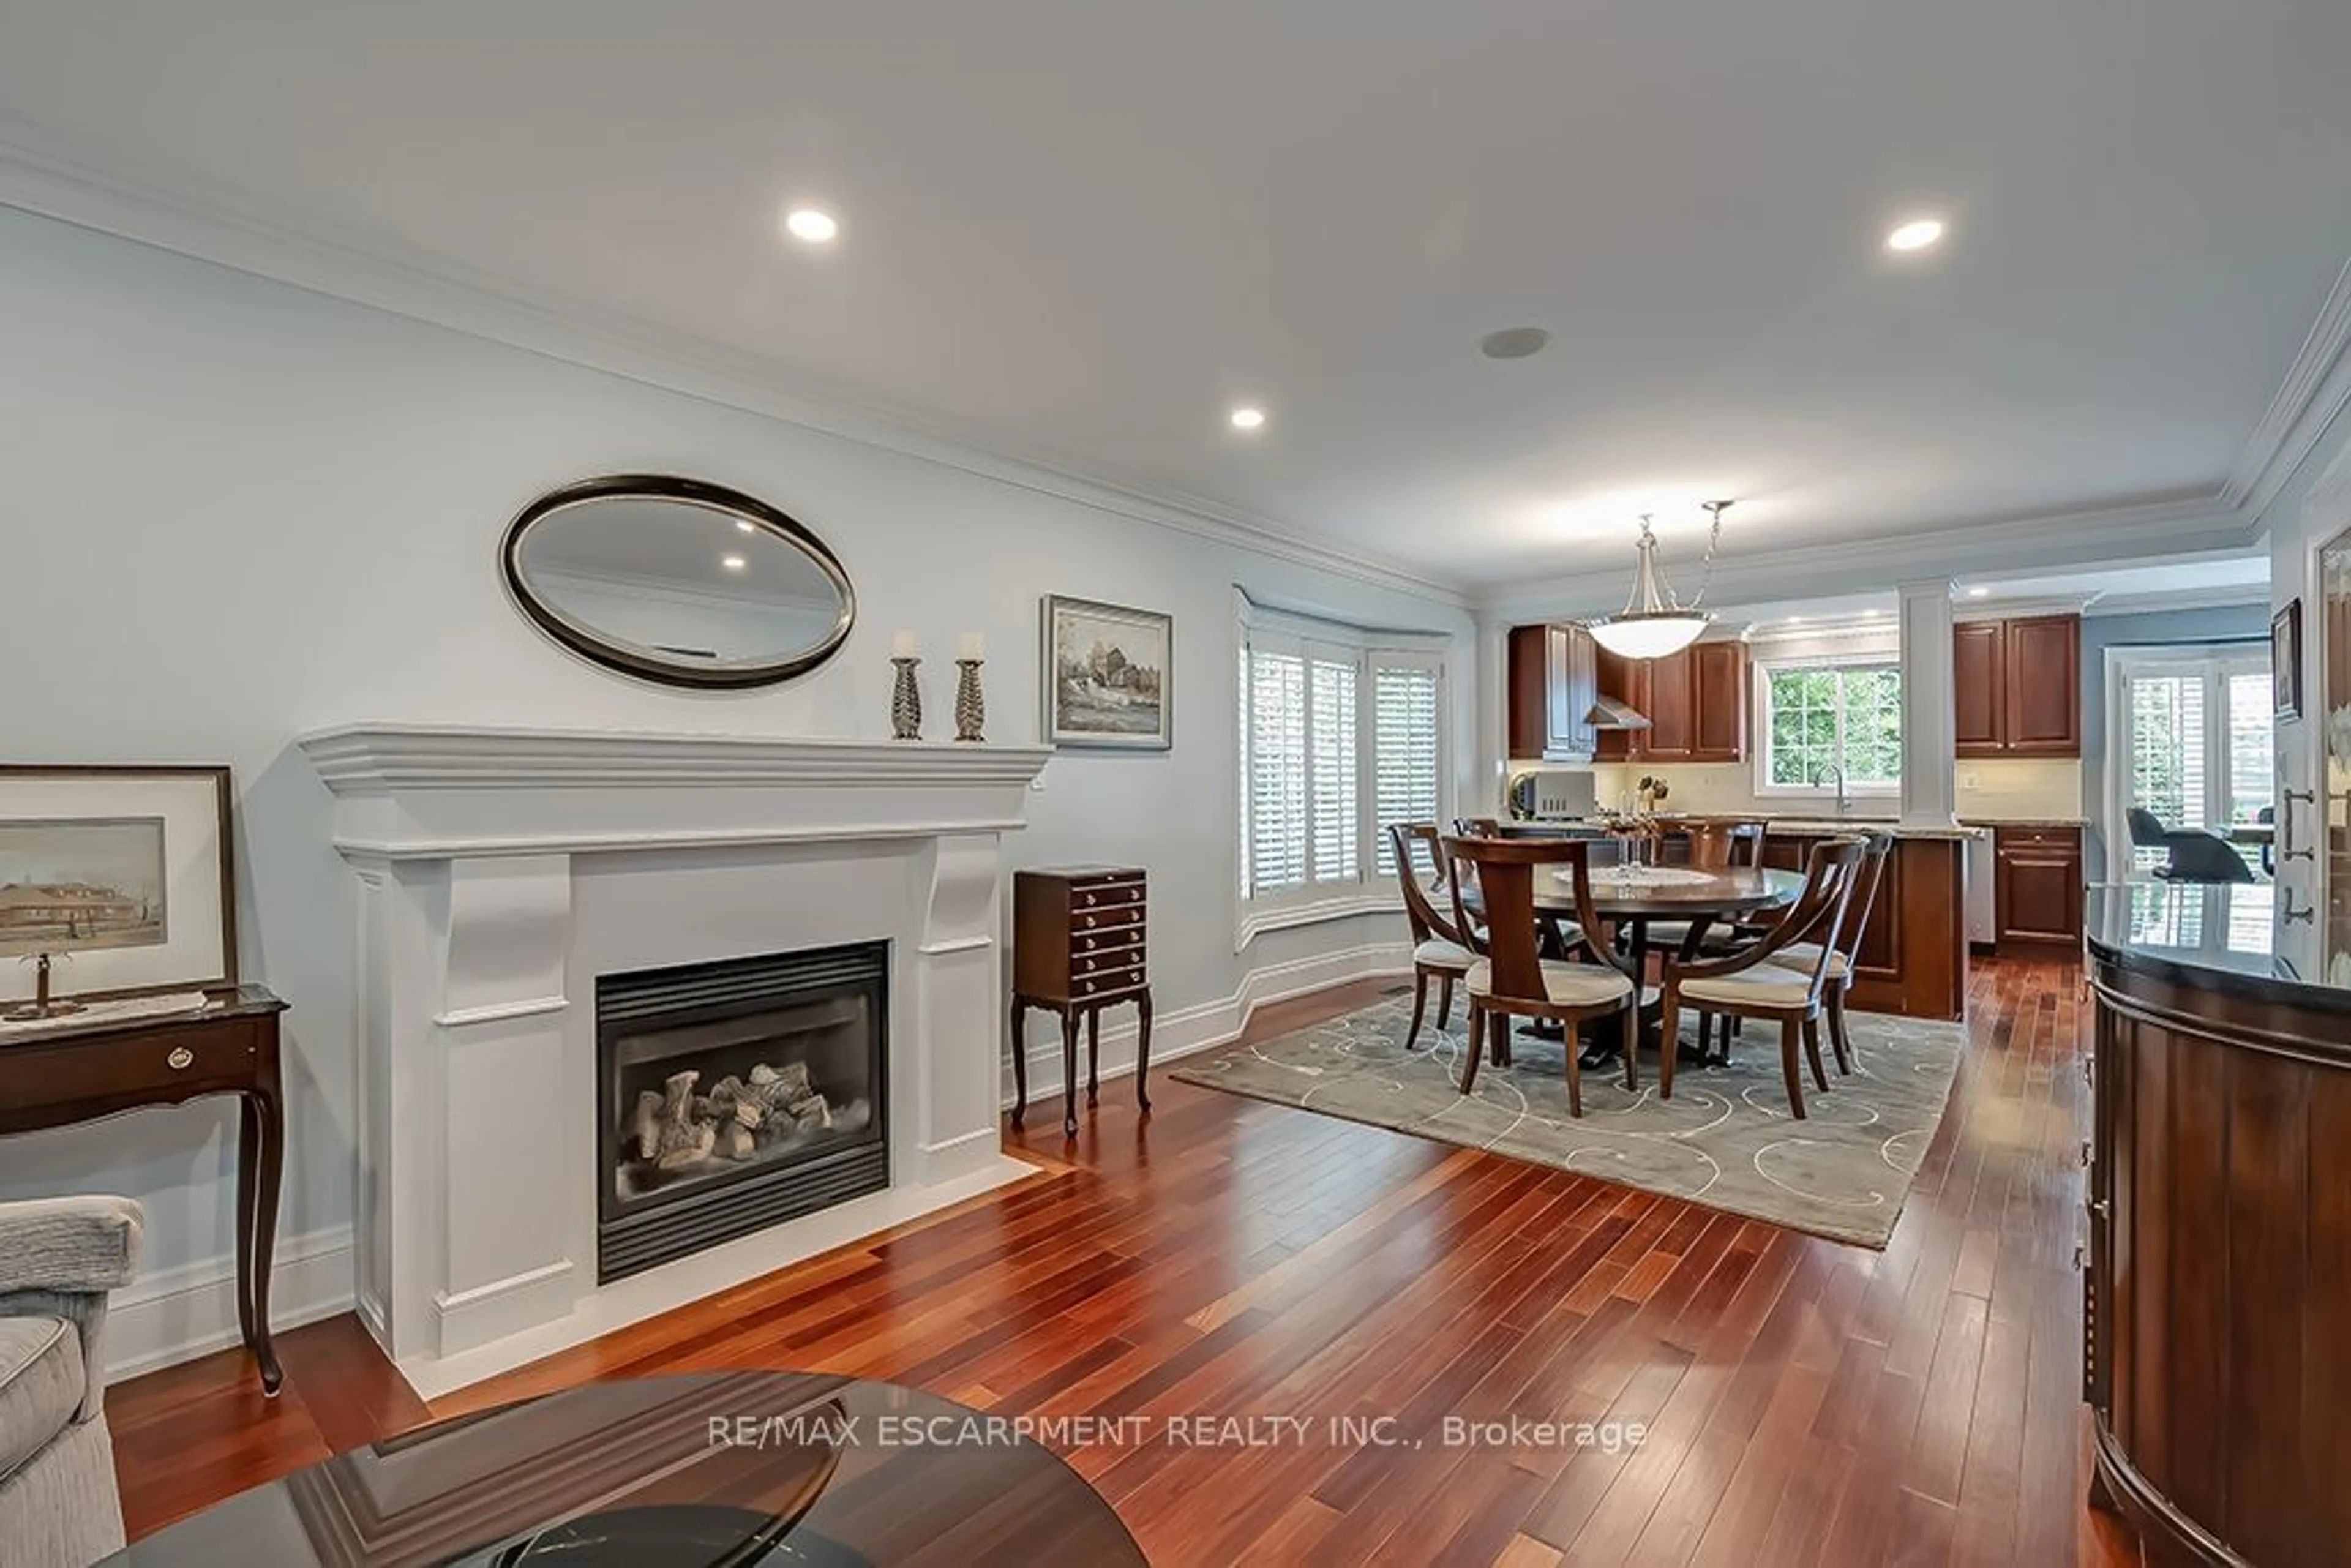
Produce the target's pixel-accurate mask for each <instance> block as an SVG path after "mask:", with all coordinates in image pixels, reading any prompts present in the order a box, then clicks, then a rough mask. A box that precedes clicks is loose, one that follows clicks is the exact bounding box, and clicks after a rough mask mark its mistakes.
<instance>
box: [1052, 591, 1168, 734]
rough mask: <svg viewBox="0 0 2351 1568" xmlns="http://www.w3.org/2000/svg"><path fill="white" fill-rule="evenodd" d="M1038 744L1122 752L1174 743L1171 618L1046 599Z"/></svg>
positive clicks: (1080, 601) (1118, 607)
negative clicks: (1041, 727)
mask: <svg viewBox="0 0 2351 1568" xmlns="http://www.w3.org/2000/svg"><path fill="white" fill-rule="evenodd" d="M1044 620H1045V638H1044V642H1045V646H1044V649H1043V658H1042V659H1041V660H1040V663H1041V664H1042V666H1043V669H1044V675H1045V694H1044V695H1045V740H1046V742H1047V744H1049V745H1052V746H1085V747H1102V748H1109V749H1114V750H1123V751H1165V750H1166V749H1168V747H1171V746H1173V745H1174V744H1175V728H1174V715H1175V685H1174V665H1175V617H1174V616H1172V615H1164V614H1161V613H1160V612H1157V611H1153V610H1129V609H1126V608H1125V607H1123V606H1122V605H1117V604H1101V603H1097V602H1096V601H1093V600H1091V599H1065V598H1063V597H1062V596H1061V595H1060V594H1058V593H1053V594H1048V595H1046V598H1045V615H1044Z"/></svg>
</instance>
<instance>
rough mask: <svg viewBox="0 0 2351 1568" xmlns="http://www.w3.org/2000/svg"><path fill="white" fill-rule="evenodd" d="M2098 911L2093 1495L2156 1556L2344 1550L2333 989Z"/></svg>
mask: <svg viewBox="0 0 2351 1568" xmlns="http://www.w3.org/2000/svg"><path fill="white" fill-rule="evenodd" d="M2137 896H2138V897H2139V898H2141V899H2143V900H2144V899H2147V898H2150V897H2153V896H2155V895H2153V894H2147V893H2144V892H2142V893H2140V894H2137ZM2188 896H2190V897H2200V896H2210V897H2211V898H2212V899H2213V901H2214V903H2215V904H2223V905H2224V904H2225V896H2226V895H2225V890H2213V892H2212V893H2211V894H2209V895H2207V894H2199V892H2198V891H2197V890H2193V889H2191V890H2189V892H2188ZM2098 903H2099V897H2098V890H2093V899H2092V904H2093V911H2094V918H2093V925H2092V930H2091V933H2090V942H2089V955H2090V956H2089V976H2088V978H2089V984H2090V988H2091V990H2092V992H2093V993H2094V995H2095V1006H2096V1032H2095V1040H2094V1043H2093V1048H2092V1051H2093V1053H2092V1057H2091V1060H2090V1063H2089V1066H2088V1071H2090V1073H2091V1075H2092V1081H2093V1082H2094V1085H2095V1092H2094V1096H2093V1098H2094V1104H2095V1113H2094V1131H2093V1134H2092V1137H2091V1140H2090V1143H2089V1145H2088V1147H2087V1150H2086V1153H2087V1154H2088V1155H2089V1160H2090V1166H2089V1209H2090V1214H2089V1244H2088V1249H2087V1252H2088V1256H2087V1258H2086V1260H2085V1271H2084V1281H2083V1283H2084V1313H2085V1325H2084V1326H2085V1343H2084V1368H2083V1392H2084V1397H2085V1399H2087V1400H2088V1402H2089V1405H2090V1408H2091V1414H2092V1416H2093V1417H2094V1420H2093V1427H2092V1429H2093V1443H2094V1454H2095V1466H2096V1474H2095V1483H2094V1490H2093V1494H2092V1495H2093V1500H2095V1501H2096V1502H2099V1503H2101V1504H2103V1505H2105V1506H2109V1507H2114V1508H2117V1509H2119V1510H2120V1511H2122V1512H2123V1513H2124V1514H2125V1515H2126V1517H2128V1518H2129V1519H2130V1521H2132V1523H2133V1524H2135V1525H2136V1526H2137V1529H2138V1531H2139V1534H2140V1537H2141V1540H2142V1541H2143V1542H2144V1543H2145V1545H2146V1548H2147V1556H2148V1558H2149V1560H2150V1561H2153V1562H2157V1563H2230V1564H2234V1563H2262V1564H2275V1565H2277V1568H2288V1565H2291V1564H2314V1563H2343V1562H2345V1561H2346V1560H2351V1557H2346V1553H2351V991H2339V990H2330V989H2328V988H2321V987H2314V986H2307V985H2301V984H2296V983H2293V982H2290V981H2283V980H2279V979H2274V978H2271V977H2265V976H2263V975H2262V974H2259V973H2255V972H2252V968H2251V967H2236V968H2231V967H2225V966H2222V967H2215V966H2213V965H2210V964H2209V963H2205V962H2199V961H2198V960H2197V959H2195V958H2194V957H2192V956H2189V957H2179V958H2173V957H2167V956H2164V955H2163V953H2162V952H2161V951H2160V950H2158V949H2153V948H2151V947H2150V946H2142V945H2135V944H2133V943H2130V942H2128V941H2124V940H2109V939H2106V938H2105V937H2103V936H2101V934H2100V932H2099V930H2098V928H2097V925H2098V922H2097V918H2096V915H2095V911H2096V907H2097V905H2098ZM2264 913H2265V912H2264ZM2202 919H2203V929H2204V930H2205V932H2206V933H2207V934H2208V937H2210V934H2212V933H2216V932H2218V933H2226V932H2227V931H2228V925H2227V910H2226V908H2225V906H2224V907H2219V908H2209V909H2206V910H2204V911H2203V912H2202ZM2166 926H2168V931H2167V932H2166V937H2165V939H2167V940H2172V941H2177V940H2179V932H2180V931H2181V930H2183V929H2192V928H2189V927H2183V926H2182V925H2180V923H2179V922H2177V921H2171V922H2168V923H2165V922H2157V923H2150V924H2146V925H2143V927H2142V928H2143V929H2146V930H2147V931H2148V932H2149V933H2150V934H2151V935H2152V934H2153V933H2155V932H2158V931H2159V930H2164V929H2165V927H2166ZM2195 939H2196V938H2195V937H2194V936H2189V940H2190V941H2193V940H2195ZM2222 939H2225V937H2223V938H2222Z"/></svg>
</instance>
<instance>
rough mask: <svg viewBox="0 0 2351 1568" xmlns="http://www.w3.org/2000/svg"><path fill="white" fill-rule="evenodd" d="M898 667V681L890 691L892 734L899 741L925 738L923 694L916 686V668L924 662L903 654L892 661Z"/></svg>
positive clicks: (894, 657)
mask: <svg viewBox="0 0 2351 1568" xmlns="http://www.w3.org/2000/svg"><path fill="white" fill-rule="evenodd" d="M890 662H891V663H892V664H895V665H896V666H897V667H898V679H897V681H896V683H895V684H894V685H893V686H892V687H891V689H890V733H891V735H892V736H893V737H895V738H897V739H899V740H920V739H922V738H923V692H922V688H921V687H919V686H917V685H915V684H914V666H915V665H917V664H921V663H922V662H923V661H922V660H920V659H914V658H908V657H906V656H904V655H903V654H900V655H895V656H893V658H892V659H891V661H890Z"/></svg>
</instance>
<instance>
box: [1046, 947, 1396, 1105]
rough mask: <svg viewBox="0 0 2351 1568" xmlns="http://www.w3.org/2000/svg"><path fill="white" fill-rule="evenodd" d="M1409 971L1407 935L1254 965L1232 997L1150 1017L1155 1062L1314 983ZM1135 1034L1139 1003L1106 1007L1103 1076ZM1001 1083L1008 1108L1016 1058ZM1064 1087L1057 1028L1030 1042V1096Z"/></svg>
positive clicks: (1228, 1030)
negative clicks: (1043, 1041)
mask: <svg viewBox="0 0 2351 1568" xmlns="http://www.w3.org/2000/svg"><path fill="white" fill-rule="evenodd" d="M1411 973H1412V945H1411V944H1410V943H1408V942H1373V943H1366V944H1364V945H1363V946H1355V947H1346V948H1342V949H1341V950H1339V951H1338V952H1335V953H1322V954H1317V955H1316V956H1313V957H1311V958H1300V959H1295V960H1293V961H1291V962H1290V963H1287V964H1269V965H1267V966H1265V967H1263V968H1259V969H1251V970H1250V971H1249V973H1248V974H1247V975H1246V976H1244V977H1242V979H1241V984H1240V989H1238V990H1237V991H1235V992H1234V993H1233V994H1232V995H1231V996H1229V997H1223V998H1218V999H1217V1000H1216V1001H1212V1002H1202V1003H1200V1004H1199V1005H1197V1006H1196V1007H1188V1008H1181V1009H1177V1010H1175V1011H1174V1012H1165V1013H1159V1014H1156V1015H1155V1016H1154V1017H1153V1019H1152V1020H1151V1064H1152V1066H1153V1067H1155V1068H1156V1067H1158V1066H1159V1065H1160V1064H1161V1063H1163V1062H1168V1061H1175V1060H1176V1059H1178V1058H1179V1057H1186V1056H1190V1055H1192V1054H1193V1053H1194V1052H1196V1051H1208V1050H1212V1049H1214V1048H1215V1047H1217V1046H1219V1045H1228V1044H1230V1043H1231V1042H1232V1041H1234V1040H1238V1039H1239V1038H1240V1036H1241V1031H1242V1030H1245V1029H1247V1028H1248V1027H1249V1015H1250V1014H1252V1013H1254V1012H1255V1011H1257V1009H1259V1008H1261V1007H1263V1006H1265V1005H1266V1004H1267V1003H1269V1002H1279V1001H1284V1000H1287V999H1288V998H1291V997H1300V996H1304V995H1306V994H1307V993H1308V992H1310V991H1319V990H1322V989H1324V988H1328V987H1331V986H1335V985H1339V984H1341V983H1343V982H1344V981H1347V980H1360V979H1364V978H1368V977H1374V976H1380V975H1398V976H1406V975H1410V974H1411ZM1032 1016H1033V1015H1032ZM1113 1020H1115V1021H1113ZM1135 1034H1136V1030H1135V1026H1134V1009H1132V1008H1121V1009H1113V1010H1112V1011H1110V1012H1108V1013H1106V1014H1104V1015H1103V1024H1102V1076H1103V1077H1104V1078H1124V1077H1126V1076H1128V1075H1130V1074H1132V1073H1133V1072H1134V1042H1135ZM1078 1051H1079V1056H1078V1061H1079V1065H1080V1067H1081V1068H1082V1067H1083V1065H1084V1062H1085V1055H1084V1052H1085V1041H1084V1040H1082V1039H1081V1040H1079V1042H1078ZM1000 1088H1001V1091H1002V1093H1003V1096H1004V1102H1003V1103H1004V1105H1005V1108H1006V1109H1008V1110H1009V1109H1010V1108H1011V1105H1012V1100H1013V1092H1012V1066H1011V1063H1010V1062H1007V1063H1006V1064H1005V1066H1004V1082H1003V1083H1002V1084H1001V1085H1000ZM1060 1093H1061V1040H1060V1039H1059V1037H1058V1036H1057V1037H1056V1038H1055V1039H1054V1040H1053V1042H1052V1043H1051V1044H1050V1045H1042V1046H1030V1047H1029V1103H1030V1104H1031V1105H1036V1104H1040V1103H1043V1102H1044V1101H1046V1100H1049V1099H1050V1098H1052V1097H1054V1096H1056V1095H1059V1094H1060Z"/></svg>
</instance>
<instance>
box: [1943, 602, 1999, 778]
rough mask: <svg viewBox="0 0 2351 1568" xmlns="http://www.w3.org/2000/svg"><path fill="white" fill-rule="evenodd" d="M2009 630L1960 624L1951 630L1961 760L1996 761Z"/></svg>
mask: <svg viewBox="0 0 2351 1568" xmlns="http://www.w3.org/2000/svg"><path fill="white" fill-rule="evenodd" d="M2007 633H2008V627H2007V623H2006V622H2000V621H1962V622H1959V624H1958V625H1957V626H1955V627H1953V628H1952V629H1951V664H1952V675H1953V677H1954V685H1956V687H1957V688H1958V696H1959V731H1958V737H1959V755H1960V756H1961V757H1997V756H1999V755H2000V753H2001V737H2002V736H2003V735H2005V734H2006V733H2007V726H2008V673H2007V672H2008V635H2007Z"/></svg>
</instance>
